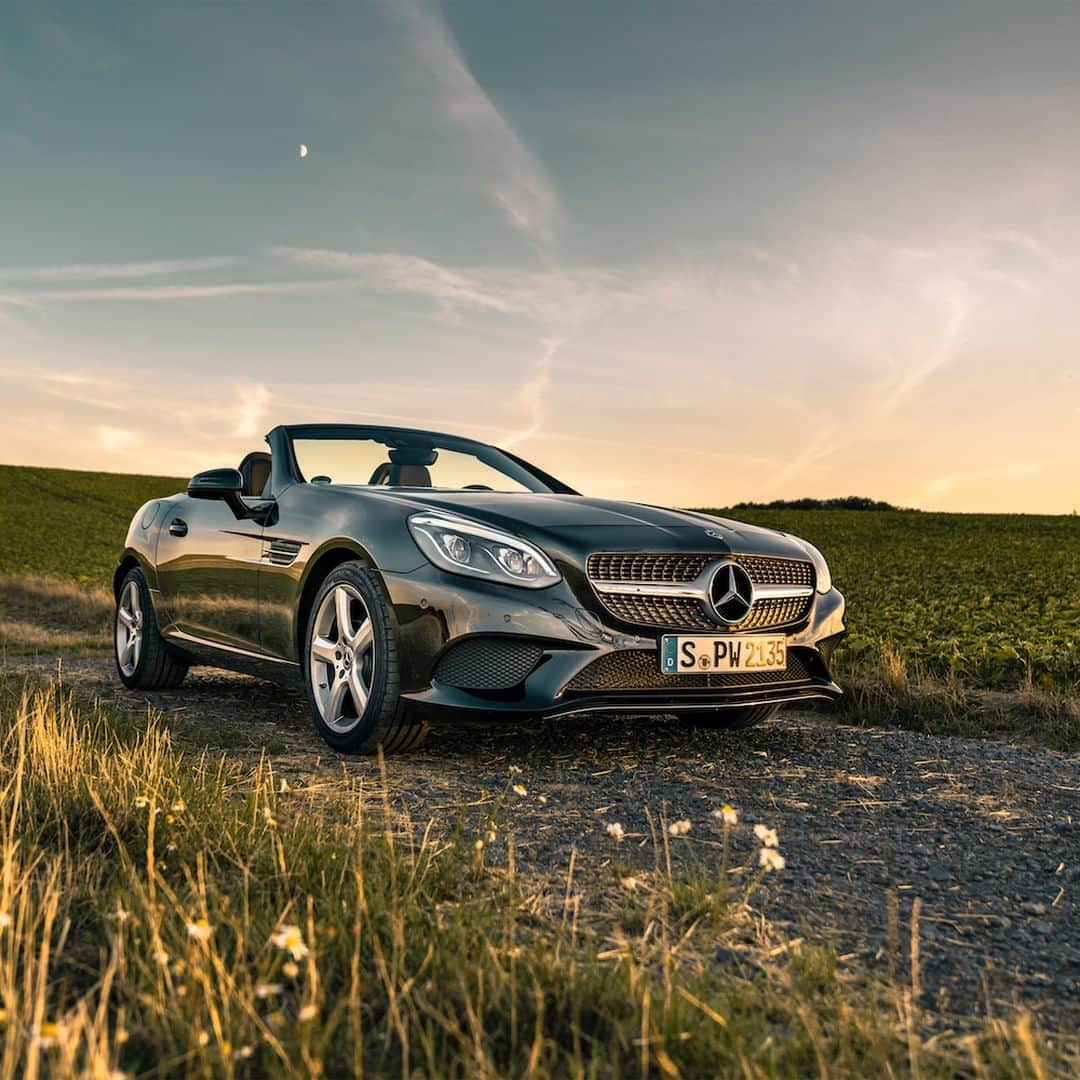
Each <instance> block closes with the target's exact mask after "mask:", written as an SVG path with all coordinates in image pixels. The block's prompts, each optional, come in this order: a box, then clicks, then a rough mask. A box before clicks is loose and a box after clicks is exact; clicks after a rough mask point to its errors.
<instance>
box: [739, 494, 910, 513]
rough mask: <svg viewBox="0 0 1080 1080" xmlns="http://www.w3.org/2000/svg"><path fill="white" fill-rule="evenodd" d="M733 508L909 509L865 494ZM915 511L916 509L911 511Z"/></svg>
mask: <svg viewBox="0 0 1080 1080" xmlns="http://www.w3.org/2000/svg"><path fill="white" fill-rule="evenodd" d="M731 509H732V510H908V509H909V508H908V507H906V506H893V504H892V503H887V502H882V501H881V500H880V499H868V498H866V497H865V496H864V495H846V496H844V498H842V499H773V501H772V502H767V503H761V502H741V503H735V505H734V506H732V507H731ZM909 512H911V513H914V512H915V511H913V510H911V511H909Z"/></svg>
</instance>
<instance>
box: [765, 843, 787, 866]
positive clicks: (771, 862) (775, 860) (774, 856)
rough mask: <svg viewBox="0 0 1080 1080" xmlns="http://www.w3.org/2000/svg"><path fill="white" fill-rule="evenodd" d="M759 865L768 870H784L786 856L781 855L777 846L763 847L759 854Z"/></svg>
mask: <svg viewBox="0 0 1080 1080" xmlns="http://www.w3.org/2000/svg"><path fill="white" fill-rule="evenodd" d="M758 865H759V866H763V867H764V868H765V870H766V871H769V870H783V869H784V867H785V866H786V865H787V863H786V862H785V860H784V856H783V855H781V854H780V852H779V851H777V850H776V848H771V847H763V848H762V849H761V852H760V853H759V855H758Z"/></svg>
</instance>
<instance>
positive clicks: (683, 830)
mask: <svg viewBox="0 0 1080 1080" xmlns="http://www.w3.org/2000/svg"><path fill="white" fill-rule="evenodd" d="M692 828H693V826H692V825H691V824H690V822H689V821H687V820H686V818H683V819H682V821H673V822H672V823H671V824H670V825H669V826H668V830H667V831H668V832H669V833H670V834H671V835H672V836H685V835H686V834H687V833H688V832H689V831H690V830H691V829H692Z"/></svg>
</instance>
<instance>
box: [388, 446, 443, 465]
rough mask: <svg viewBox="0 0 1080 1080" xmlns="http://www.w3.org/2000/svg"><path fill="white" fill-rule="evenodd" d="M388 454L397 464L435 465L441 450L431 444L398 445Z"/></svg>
mask: <svg viewBox="0 0 1080 1080" xmlns="http://www.w3.org/2000/svg"><path fill="white" fill-rule="evenodd" d="M388 456H389V458H390V460H391V461H392V462H393V463H394V464H395V465H434V464H435V462H436V461H438V460H439V451H438V450H436V449H434V447H431V446H396V447H394V449H393V450H391V451H390V453H389V455H388Z"/></svg>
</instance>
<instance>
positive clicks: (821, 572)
mask: <svg viewBox="0 0 1080 1080" xmlns="http://www.w3.org/2000/svg"><path fill="white" fill-rule="evenodd" d="M791 539H792V540H797V541H798V542H799V543H800V544H801V545H802V546H803V547H804V548H805V549H806V554H807V555H809V556H810V559H811V561H812V562H813V564H814V577H815V578H816V579H817V591H818V592H819V593H827V592H828V591H829V590H830V589H831V588H832V574H830V573H829V564H828V563H827V562H826V561H825V556H824V555H822V554H821V552H820V551H818V549H817V548H816V547H814V545H813V544H808V543H807V542H806V541H805V540H800V539H799V537H797V536H793V537H792V538H791Z"/></svg>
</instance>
